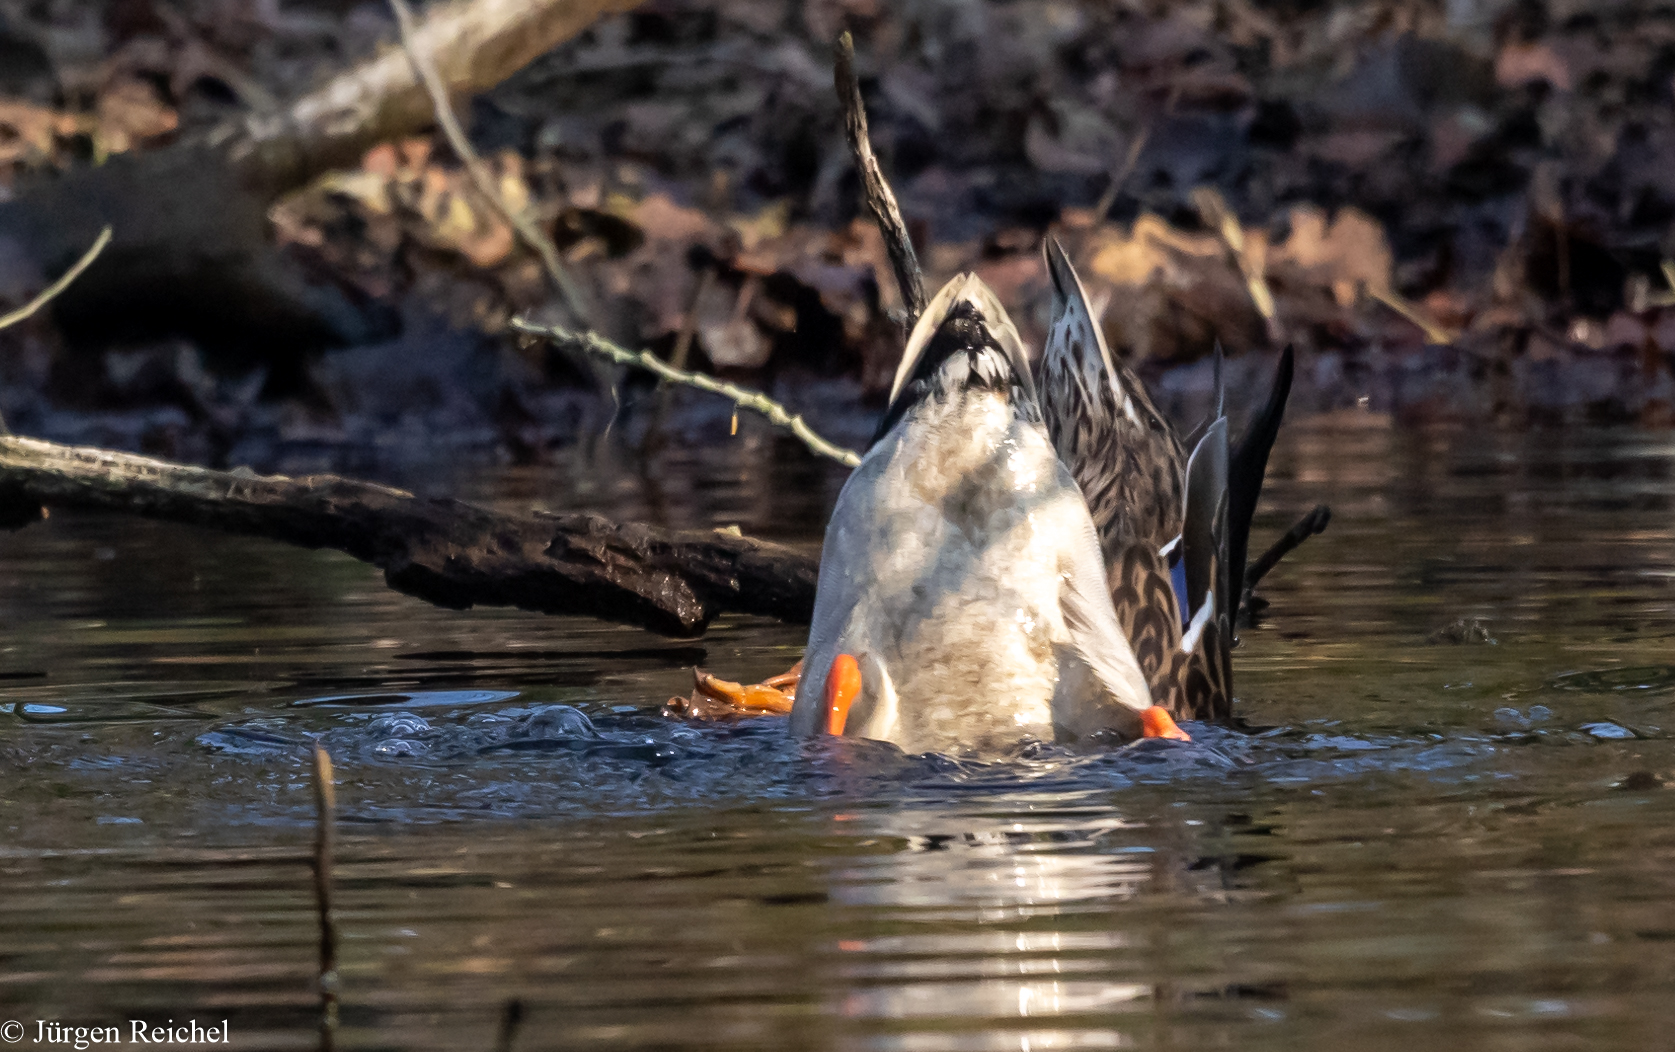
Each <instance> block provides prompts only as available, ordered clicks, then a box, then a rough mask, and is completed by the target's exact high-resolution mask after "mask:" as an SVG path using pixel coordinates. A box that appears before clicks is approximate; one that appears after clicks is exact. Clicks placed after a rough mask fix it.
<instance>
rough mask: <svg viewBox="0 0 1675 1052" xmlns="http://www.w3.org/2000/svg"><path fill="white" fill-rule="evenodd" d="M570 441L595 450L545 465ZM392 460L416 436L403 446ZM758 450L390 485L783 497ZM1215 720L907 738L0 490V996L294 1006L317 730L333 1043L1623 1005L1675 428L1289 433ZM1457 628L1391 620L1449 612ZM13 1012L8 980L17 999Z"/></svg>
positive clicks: (1546, 1023)
mask: <svg viewBox="0 0 1675 1052" xmlns="http://www.w3.org/2000/svg"><path fill="white" fill-rule="evenodd" d="M584 480H585V481H584ZM398 481H403V482H405V483H407V484H410V485H412V484H418V483H415V481H414V480H413V479H398ZM840 482H841V478H840V477H839V476H837V475H833V474H831V473H828V472H826V471H825V470H824V469H822V468H819V467H817V466H814V465H811V464H810V463H809V462H808V461H807V460H806V459H804V458H803V457H801V456H800V455H798V454H797V453H796V452H795V450H789V451H788V450H787V448H786V447H785V446H783V445H776V444H768V445H764V444H758V443H747V442H741V443H740V444H738V445H735V446H727V447H722V448H719V449H710V450H699V451H685V452H681V453H679V454H671V456H670V457H669V458H667V459H665V460H663V461H661V462H659V464H658V465H657V466H656V467H655V468H654V469H652V470H649V471H637V470H631V469H629V468H627V467H624V466H621V465H612V464H609V463H607V464H604V465H602V466H598V467H596V468H595V470H592V471H590V472H586V473H584V472H583V470H582V469H581V467H579V466H578V465H576V464H570V465H565V466H562V467H561V468H560V469H558V470H547V471H528V470H515V471H512V470H509V471H504V472H499V473H462V474H461V475H460V476H459V477H449V476H447V475H445V474H444V475H441V476H439V477H436V478H434V479H427V480H424V481H423V483H422V484H423V485H427V486H430V487H432V488H433V489H434V491H436V492H451V493H456V494H463V495H468V496H473V497H476V498H478V499H489V500H500V501H504V502H506V503H508V504H512V505H525V506H527V505H529V504H532V503H542V502H546V503H548V504H550V505H551V506H554V507H576V506H582V507H591V508H596V509H599V510H603V511H607V512H610V513H612V514H618V515H623V516H627V517H639V518H646V519H650V520H653V521H659V522H666V523H670V524H677V525H704V524H716V525H722V524H733V523H737V524H739V525H742V526H743V527H744V528H745V529H746V530H748V531H752V532H757V533H762V534H766V535H770V536H776V537H780V538H784V539H789V540H793V541H799V542H803V543H810V544H812V543H816V542H817V539H818V527H819V523H820V521H821V518H822V516H823V514H824V511H825V509H826V508H828V507H829V505H830V501H831V499H832V498H833V497H834V496H835V493H836V487H837V485H838V484H840ZM1317 501H1328V502H1330V503H1331V504H1332V505H1333V508H1334V512H1335V518H1334V521H1333V524H1332V527H1331V529H1330V530H1329V531H1328V532H1327V533H1326V534H1325V535H1323V536H1322V537H1319V538H1316V539H1315V540H1313V541H1311V542H1309V544H1308V545H1306V546H1305V547H1304V548H1303V549H1302V550H1301V551H1300V552H1299V553H1298V554H1297V555H1296V556H1294V557H1293V559H1292V560H1290V561H1288V562H1287V563H1286V564H1284V565H1283V566H1282V567H1281V569H1280V570H1279V571H1277V573H1276V575H1275V577H1274V578H1273V579H1272V581H1271V582H1270V583H1269V584H1268V585H1267V586H1266V587H1265V589H1264V591H1265V594H1266V595H1267V597H1268V598H1269V599H1270V600H1271V601H1272V603H1273V606H1272V609H1271V611H1270V613H1269V616H1268V618H1267V619H1266V620H1265V621H1264V622H1263V623H1262V624H1260V625H1259V626H1257V627H1255V628H1252V629H1249V630H1247V631H1246V632H1245V633H1244V645H1243V647H1242V648H1241V650H1240V651H1239V652H1238V654H1237V656H1236V660H1237V672H1238V676H1239V693H1240V695H1241V698H1242V703H1241V706H1240V713H1241V715H1242V717H1243V718H1244V720H1245V721H1246V722H1247V724H1248V726H1247V727H1246V728H1245V729H1243V730H1228V729H1219V728H1205V727H1191V728H1190V729H1191V730H1192V731H1193V732H1194V736H1195V741H1194V742H1193V744H1192V745H1190V746H1178V745H1174V744H1170V743H1157V742H1150V743H1141V744H1139V745H1137V746H1134V747H1131V748H1129V749H1125V750H1121V751H1117V752H1105V753H1087V752H1079V751H1076V750H1072V749H1066V748H1063V747H1059V746H1054V745H1050V744H1043V743H1025V744H1022V745H1020V747H1019V748H1018V750H1016V752H1015V754H1013V755H1009V756H1004V757H988V758H982V759H977V758H970V757H935V756H929V757H909V756H903V755H901V754H900V753H898V752H896V751H895V750H893V749H890V748H889V747H886V746H882V745H878V744H875V743H866V742H820V743H815V744H808V743H802V742H798V741H795V740H792V739H791V738H789V737H788V736H787V735H786V733H785V729H784V725H783V723H782V722H781V721H778V720H773V719H759V720H748V721H741V722H736V723H724V724H683V723H675V722H671V721H668V720H665V719H663V718H662V717H660V716H658V715H657V707H658V705H659V704H660V703H661V702H662V701H663V700H664V699H666V698H667V697H668V696H669V695H671V694H674V693H678V692H681V691H683V690H684V689H686V688H687V687H688V685H689V683H690V673H689V671H688V670H689V669H690V667H691V666H692V665H694V664H699V663H701V664H704V665H706V666H707V667H710V668H713V669H715V670H717V671H719V672H722V673H724V674H726V675H729V676H732V677H737V678H748V677H760V676H764V675H767V674H771V673H773V672H777V671H780V670H782V669H783V668H784V667H785V666H787V665H789V664H790V663H791V661H792V660H794V659H795V657H796V656H797V654H798V652H799V649H800V645H801V633H800V631H799V630H798V629H795V628H790V627H785V626H780V625H775V624H772V623H768V622H761V621H747V620H733V621H727V622H724V623H722V624H720V625H718V626H717V627H716V628H715V629H714V630H712V631H711V632H710V633H709V634H708V635H707V636H706V637H705V638H703V639H701V640H697V641H670V640H663V639H659V638H657V637H653V636H650V635H647V634H644V633H640V632H635V631H630V630H625V629H620V628H615V627H611V626H607V625H600V624H595V623H592V622H586V621H570V620H558V619H550V618H541V617H537V616H531V615H524V614H519V613H515V612H506V611H473V612H470V613H465V614H460V613H453V612H447V611H440V610H434V609H431V608H429V607H426V606H424V605H422V604H420V603H418V602H416V601H413V600H409V599H406V598H404V597H402V596H399V595H396V594H394V593H392V592H390V591H388V590H387V589H386V588H384V586H383V584H382V581H381V580H380V579H379V578H378V576H377V574H376V572H375V571H372V570H370V569H367V568H366V567H363V566H361V565H359V564H356V563H354V562H352V561H351V560H348V559H347V558H344V557H341V556H337V555H335V554H332V553H311V552H303V551H296V550H291V549H286V548H283V547H280V546H277V545H270V544H266V543H262V542H256V541H246V540H240V539H235V538H227V537H222V536H218V535H212V534H207V533H199V532H196V531H192V530H188V529H183V528H180V527H173V526H162V525H155V524H149V523H139V522H133V521H128V520H119V519H95V518H85V517H74V516H54V517H53V518H52V519H51V520H50V521H49V522H48V523H45V524H42V525H40V526H36V527H31V528H30V529H28V530H26V531H23V532H21V533H17V534H9V535H4V536H0V805H3V807H4V813H3V815H0V829H3V830H4V837H3V840H0V874H3V875H4V888H5V893H4V895H0V933H3V936H4V937H3V938H0V1016H5V1017H7V1018H19V1019H28V1020H34V1019H46V1020H54V1019H56V1020H59V1021H62V1022H65V1023H70V1024H77V1025H90V1024H96V1023H107V1022H109V1023H119V1024H121V1023H124V1021H125V1020H127V1019H130V1018H150V1017H157V1018H159V1020H161V1019H164V1018H169V1017H173V1018H177V1019H178V1018H190V1017H192V1016H196V1017H197V1018H199V1019H201V1020H217V1021H218V1020H220V1019H222V1018H227V1019H229V1020H230V1021H231V1025H232V1028H233V1034H234V1040H233V1042H232V1044H233V1045H234V1046H235V1047H238V1048H244V1049H255V1048H305V1047H312V1046H313V1044H314V1042H315V1037H314V1031H313V1027H314V1019H315V1015H314V1012H315V1007H314V1006H315V997H316V995H315V993H314V990H313V987H312V981H313V969H314V944H315V939H316V932H315V927H314V918H313V912H312V910H313V904H312V893H311V888H310V883H309V879H310V878H309V871H308V868H307V865H306V861H305V855H306V850H307V847H308V845H309V843H310V842H311V838H312V797H311V791H310V788H309V784H308V777H307V748H308V746H309V744H310V743H311V742H312V741H314V740H316V739H319V740H322V741H324V742H325V744H326V745H327V746H328V748H329V749H330V750H331V752H332V754H333V756H334V757H335V758H336V760H337V763H338V767H339V774H340V778H341V783H340V791H339V793H340V806H341V809H342V819H343V821H342V829H341V842H340V845H339V850H338V866H337V886H338V894H339V912H340V928H341V936H342V949H341V960H342V969H341V970H342V996H343V1013H344V1030H343V1033H342V1035H341V1041H340V1044H341V1045H342V1046H345V1047H351V1048H368V1049H371V1048H437V1049H443V1048H446V1049H471V1048H483V1049H487V1048H489V1047H491V1045H492V1043H493V1040H494V1032H495V1027H496V1025H497V1019H498V1016H499V1014H500V1010H501V1005H502V1004H503V1003H504V1002H505V1001H506V999H508V998H510V997H518V998H521V999H522V1000H523V1001H524V1002H525V1004H526V1006H527V1009H528V1022H527V1024H526V1026H525V1029H524V1030H523V1032H522V1033H521V1034H520V1036H519V1040H518V1045H517V1047H519V1048H528V1049H535V1048H625V1049H626V1048H728V1049H732V1048H760V1049H788V1048H828V1047H829V1048H834V1049H850V1048H854V1049H1060V1048H1078V1049H1080V1048H1134V1047H1162V1046H1171V1047H1172V1046H1180V1047H1193V1048H1200V1047H1206V1046H1221V1047H1251V1048H1268V1047H1272V1048H1285V1049H1296V1048H1321V1049H1326V1048H1333V1049H1336V1048H1341V1047H1344V1046H1346V1045H1352V1046H1353V1047H1356V1048H1372V1049H1382V1048H1390V1049H1403V1050H1404V1052H1405V1050H1406V1049H1408V1048H1411V1047H1426V1048H1460V1049H1501V1048H1505V1049H1514V1048H1515V1049H1520V1050H1524V1049H1532V1048H1534V1049H1542V1048H1572V1047H1582V1046H1588V1047H1601V1046H1606V1045H1609V1046H1615V1047H1635V1048H1639V1047H1653V1046H1656V1045H1658V1044H1660V1043H1661V1042H1663V1041H1665V1040H1666V1032H1667V1031H1668V1029H1669V1023H1670V1021H1671V1020H1670V1017H1671V1015H1672V1014H1675V1012H1672V1010H1671V1009H1670V1008H1669V1007H1668V1004H1669V999H1668V990H1669V989H1670V983H1671V980H1672V979H1675V952H1672V949H1671V947H1672V946H1675V876H1672V873H1675V868H1672V866H1671V861H1672V860H1675V821H1672V820H1675V794H1672V793H1671V792H1670V790H1667V789H1663V788H1661V784H1662V782H1664V781H1665V780H1669V779H1675V749H1672V748H1671V746H1670V739H1671V734H1670V732H1669V730H1667V729H1666V728H1668V727H1670V726H1671V725H1672V723H1675V717H1672V715H1671V708H1672V706H1675V645H1672V644H1675V442H1671V441H1670V440H1669V439H1668V437H1667V436H1658V435H1647V434H1641V433H1633V432H1600V433H1593V432H1554V433H1547V434H1535V435H1530V436H1523V437H1511V436H1502V435H1487V434H1470V433H1437V434H1426V435H1402V434H1399V433H1395V432H1392V431H1391V430H1389V429H1388V428H1385V427H1380V426H1377V422H1376V421H1369V420H1361V421H1356V420H1353V419H1352V420H1350V421H1340V422H1338V426H1336V427H1333V428H1327V427H1325V426H1322V425H1316V426H1313V427H1303V428H1298V429H1296V430H1295V432H1294V433H1292V434H1290V435H1289V436H1287V438H1286V439H1285V441H1284V442H1283V444H1282V446H1281V448H1280V449H1279V450H1278V451H1277V453H1276V456H1275V461H1274V465H1273V468H1272V470H1271V481H1270V489H1269V491H1268V493H1267V494H1266V502H1265V505H1264V508H1263V509H1262V513H1261V515H1260V516H1259V521H1258V535H1259V538H1267V537H1271V536H1272V535H1273V534H1274V533H1276V532H1277V531H1278V530H1279V529H1281V528H1283V527H1284V526H1285V525H1287V524H1288V523H1289V522H1290V521H1291V520H1292V519H1294V518H1295V517H1296V516H1297V515H1298V514H1300V513H1301V512H1302V511H1304V510H1306V509H1307V508H1308V507H1309V506H1311V505H1312V504H1313V503H1315V502H1317ZM1471 618H1478V619H1481V621H1482V624H1483V626H1484V627H1485V628H1486V629H1487V631H1488V633H1489V634H1490V635H1491V636H1492V637H1493V638H1494V640H1495V642H1494V643H1493V644H1489V643H1475V644H1461V645H1448V644H1435V645H1432V644H1428V643H1427V642H1426V640H1427V639H1428V638H1429V637H1431V636H1432V634H1433V633H1434V632H1435V631H1436V630H1437V629H1438V628H1441V627H1443V626H1445V625H1448V624H1449V623H1451V622H1453V621H1455V620H1457V619H1468V620H1469V619H1471ZM31 1026H33V1023H31Z"/></svg>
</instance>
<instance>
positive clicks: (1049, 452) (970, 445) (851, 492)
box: [665, 238, 1294, 752]
mask: <svg viewBox="0 0 1675 1052" xmlns="http://www.w3.org/2000/svg"><path fill="white" fill-rule="evenodd" d="M1044 253H1045V262H1046V271H1047V274H1048V276H1049V277H1050V279H1051V286H1052V306H1051V314H1050V324H1049V332H1048V337H1047V341H1046V344H1045V346H1044V348H1043V351H1042V354H1041V355H1040V358H1039V360H1038V363H1037V365H1036V366H1035V368H1034V369H1033V370H1032V369H1031V367H1030V366H1029V364H1028V356H1027V353H1026V351H1025V348H1024V346H1023V342H1022V340H1021V339H1020V338H1019V335H1018V331H1017V329H1016V327H1015V326H1014V325H1013V323H1012V322H1011V320H1010V318H1008V317H1007V314H1006V311H1005V309H1004V308H1003V307H1002V306H1001V304H1000V302H999V300H998V298H997V297H996V296H995V295H994V293H993V291H992V290H990V289H989V288H988V287H987V286H986V285H985V284H984V283H983V282H982V281H981V280H980V279H978V278H977V277H975V276H973V275H960V276H957V277H956V278H954V279H953V280H951V281H950V282H949V283H948V284H947V285H945V286H944V287H943V289H942V290H941V292H939V293H938V295H937V296H936V298H934V299H933V300H932V301H931V303H930V304H929V305H928V307H927V309H926V310H925V312H924V313H923V315H922V316H921V317H920V319H919V320H918V322H917V323H916V325H915V326H914V328H913V330H912V333H911V334H910V336H909V339H908V342H907V346H906V349H905V351H904V353H903V356H902V361H901V364H900V366H899V367H898V369H897V371H896V374H895V377H894V382H893V384H892V386H891V390H890V396H889V401H888V406H887V409H886V411H885V414H884V416H883V418H882V420H881V422H880V424H879V426H878V430H877V432H876V434H875V435H874V438H873V442H872V444H871V446H870V447H869V449H868V451H867V453H866V455H865V457H864V458H863V460H862V463H861V465H860V467H858V468H857V469H856V471H855V472H854V474H852V475H851V477H850V478H849V480H848V481H847V482H846V484H845V486H844V487H843V490H842V492H841V493H840V495H839V498H838V501H837V505H836V507H835V509H834V512H833V515H832V520H831V523H830V525H829V527H828V529H827V532H826V537H825V542H824V547H823V551H822V557H821V564H820V565H821V570H820V577H819V581H818V585H817V593H816V600H815V611H814V616H813V620H812V627H811V631H810V636H809V644H808V649H807V651H806V653H805V660H804V661H803V662H799V663H798V665H797V667H795V668H793V669H792V670H791V671H790V672H788V673H786V674H785V675H783V676H780V677H776V678H775V679H774V680H771V681H769V682H768V683H766V684H761V685H756V686H751V687H745V686H743V685H741V684H736V683H731V682H729V681H725V680H721V679H719V678H717V677H714V676H709V675H707V674H706V673H704V672H703V671H702V670H695V677H696V688H695V690H694V693H693V694H692V696H691V697H690V698H689V699H688V698H673V699H671V700H670V703H669V707H667V708H666V709H665V712H666V713H667V714H670V715H677V716H682V715H684V716H692V715H698V716H704V715H713V714H716V713H721V714H728V713H751V712H755V713H770V712H772V713H786V712H789V713H790V715H791V725H792V730H793V731H794V732H796V733H799V734H802V735H805V736H808V735H816V734H820V733H827V734H836V735H841V736H847V737H865V738H876V739H882V740H885V741H890V742H893V743H895V744H897V745H899V746H901V747H903V748H904V749H908V750H910V751H944V752H946V751H969V750H973V749H983V748H985V747H988V746H1004V745H1006V744H1009V743H1015V742H1016V741H1017V740H1018V739H1019V738H1020V737H1022V736H1028V735H1036V736H1044V735H1048V734H1050V735H1051V736H1052V737H1054V738H1056V739H1060V740H1063V739H1077V738H1087V737H1101V738H1105V739H1108V740H1110V739H1114V740H1116V741H1126V740H1130V739H1133V738H1136V737H1156V738H1165V739H1176V740H1190V736H1189V735H1188V734H1187V733H1186V732H1185V731H1184V730H1182V729H1181V728H1180V727H1179V725H1178V723H1177V721H1181V722H1185V721H1193V720H1196V721H1205V722H1228V721H1229V720H1230V719H1231V712H1232V703H1233V676H1232V659H1231V651H1232V648H1233V646H1234V645H1235V644H1236V642H1237V638H1236V636H1235V634H1234V626H1235V625H1236V624H1237V623H1238V617H1239V614H1240V609H1241V603H1242V601H1243V600H1244V599H1245V598H1246V595H1245V592H1246V589H1244V588H1242V587H1240V586H1241V585H1242V584H1243V579H1244V564H1245V559H1246V547H1247V545H1248V541H1249V536H1250V526H1251V520H1252V517H1253V515H1254V511H1255V506H1256V502H1257V499H1258V497H1259V496H1260V492H1261V486H1262V481H1263V477H1264V475H1265V472H1266V467H1267V460H1268V455H1269V452H1270V450H1271V448H1272V446H1273V443H1274V440H1275V438H1276V436H1277V434H1278V429H1279V424H1280V421H1281V418H1282V416H1283V413H1284V408H1285V403H1286V400H1287V397H1288V395H1289V391H1290V387H1291V381H1292V375H1293V369H1294V366H1293V355H1292V350H1291V348H1289V347H1288V348H1286V349H1285V350H1284V351H1283V352H1282V354H1281V356H1280V363H1279V368H1278V370H1277V372H1276V375H1275V379H1274V382H1273V385H1272V387H1271V389H1270V392H1269V395H1268V398H1267V401H1266V404H1265V405H1264V406H1263V407H1262V408H1261V409H1260V410H1259V411H1258V412H1257V413H1256V414H1255V416H1254V418H1253V420H1252V422H1251V424H1250V426H1249V427H1248V428H1247V430H1246V432H1245V434H1244V436H1243V438H1242V439H1241V441H1240V442H1239V444H1238V445H1237V446H1236V447H1235V446H1230V443H1229V439H1228V421H1227V417H1226V414H1225V411H1224V405H1223V403H1224V395H1223V388H1222V382H1221V372H1222V370H1221V352H1220V348H1219V346H1218V347H1217V348H1216V352H1215V353H1216V359H1215V360H1216V382H1215V390H1216V395H1215V409H1214V411H1213V412H1212V414H1211V417H1210V419H1208V420H1207V421H1206V422H1205V423H1204V425H1202V426H1201V427H1200V428H1198V429H1197V431H1196V432H1195V436H1196V442H1195V443H1194V445H1193V448H1192V452H1191V454H1190V455H1189V454H1188V453H1187V452H1186V445H1185V443H1183V442H1182V440H1181V438H1180V436H1179V434H1178V433H1177V432H1176V430H1175V428H1174V426H1173V425H1172V424H1171V423H1170V421H1169V419H1168V418H1167V417H1166V416H1165V415H1164V414H1163V413H1161V412H1160V411H1159V410H1158V408H1157V406H1156V405H1155V403H1154V402H1153V401H1152V399H1151V398H1150V396H1149V394H1148V393H1147V390H1146V387H1145V385H1144V384H1143V383H1142V382H1141V381H1140V379H1139V378H1138V376H1136V375H1135V373H1134V372H1133V370H1132V369H1130V368H1129V367H1128V365H1127V364H1126V363H1125V362H1124V361H1123V360H1122V359H1120V358H1118V357H1116V356H1114V355H1113V354H1112V353H1111V351H1110V348H1109V346H1108V345H1107V343H1106V341H1105V337H1104V334H1103V332H1102V330H1101V328H1100V326H1099V324H1098V323H1097V320H1096V316H1095V314H1094V312H1093V310H1092V309H1091V308H1090V306H1089V301H1088V296H1087V291H1086V289H1085V287H1084V286H1083V284H1082V282H1081V279H1080V277H1079V276H1078V275H1077V273H1076V270H1075V268H1074V266H1073V265H1072V264H1071V261H1070V259H1069V256H1068V254H1067V253H1065V251H1064V249H1063V246H1062V245H1060V244H1059V243H1058V242H1057V240H1055V239H1052V238H1049V239H1047V241H1046V243H1045V245H1044ZM1090 538H1091V543H1090ZM805 667H806V668H808V669H812V670H814V672H813V673H807V672H805V671H804V669H805ZM770 688H772V689H770Z"/></svg>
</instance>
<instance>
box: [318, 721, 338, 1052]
mask: <svg viewBox="0 0 1675 1052" xmlns="http://www.w3.org/2000/svg"><path fill="white" fill-rule="evenodd" d="M336 812H337V787H336V786H335V785H334V784H333V782H332V758H331V754H330V753H328V752H326V747H325V746H323V745H321V744H320V743H319V742H315V743H314V903H315V906H316V907H317V908H318V910H319V917H320V1052H332V1049H333V1047H334V1045H335V1044H336V1038H337V922H336V921H335V920H334V919H333V918H332V849H333V843H334V841H335V840H336V834H335V827H336Z"/></svg>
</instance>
